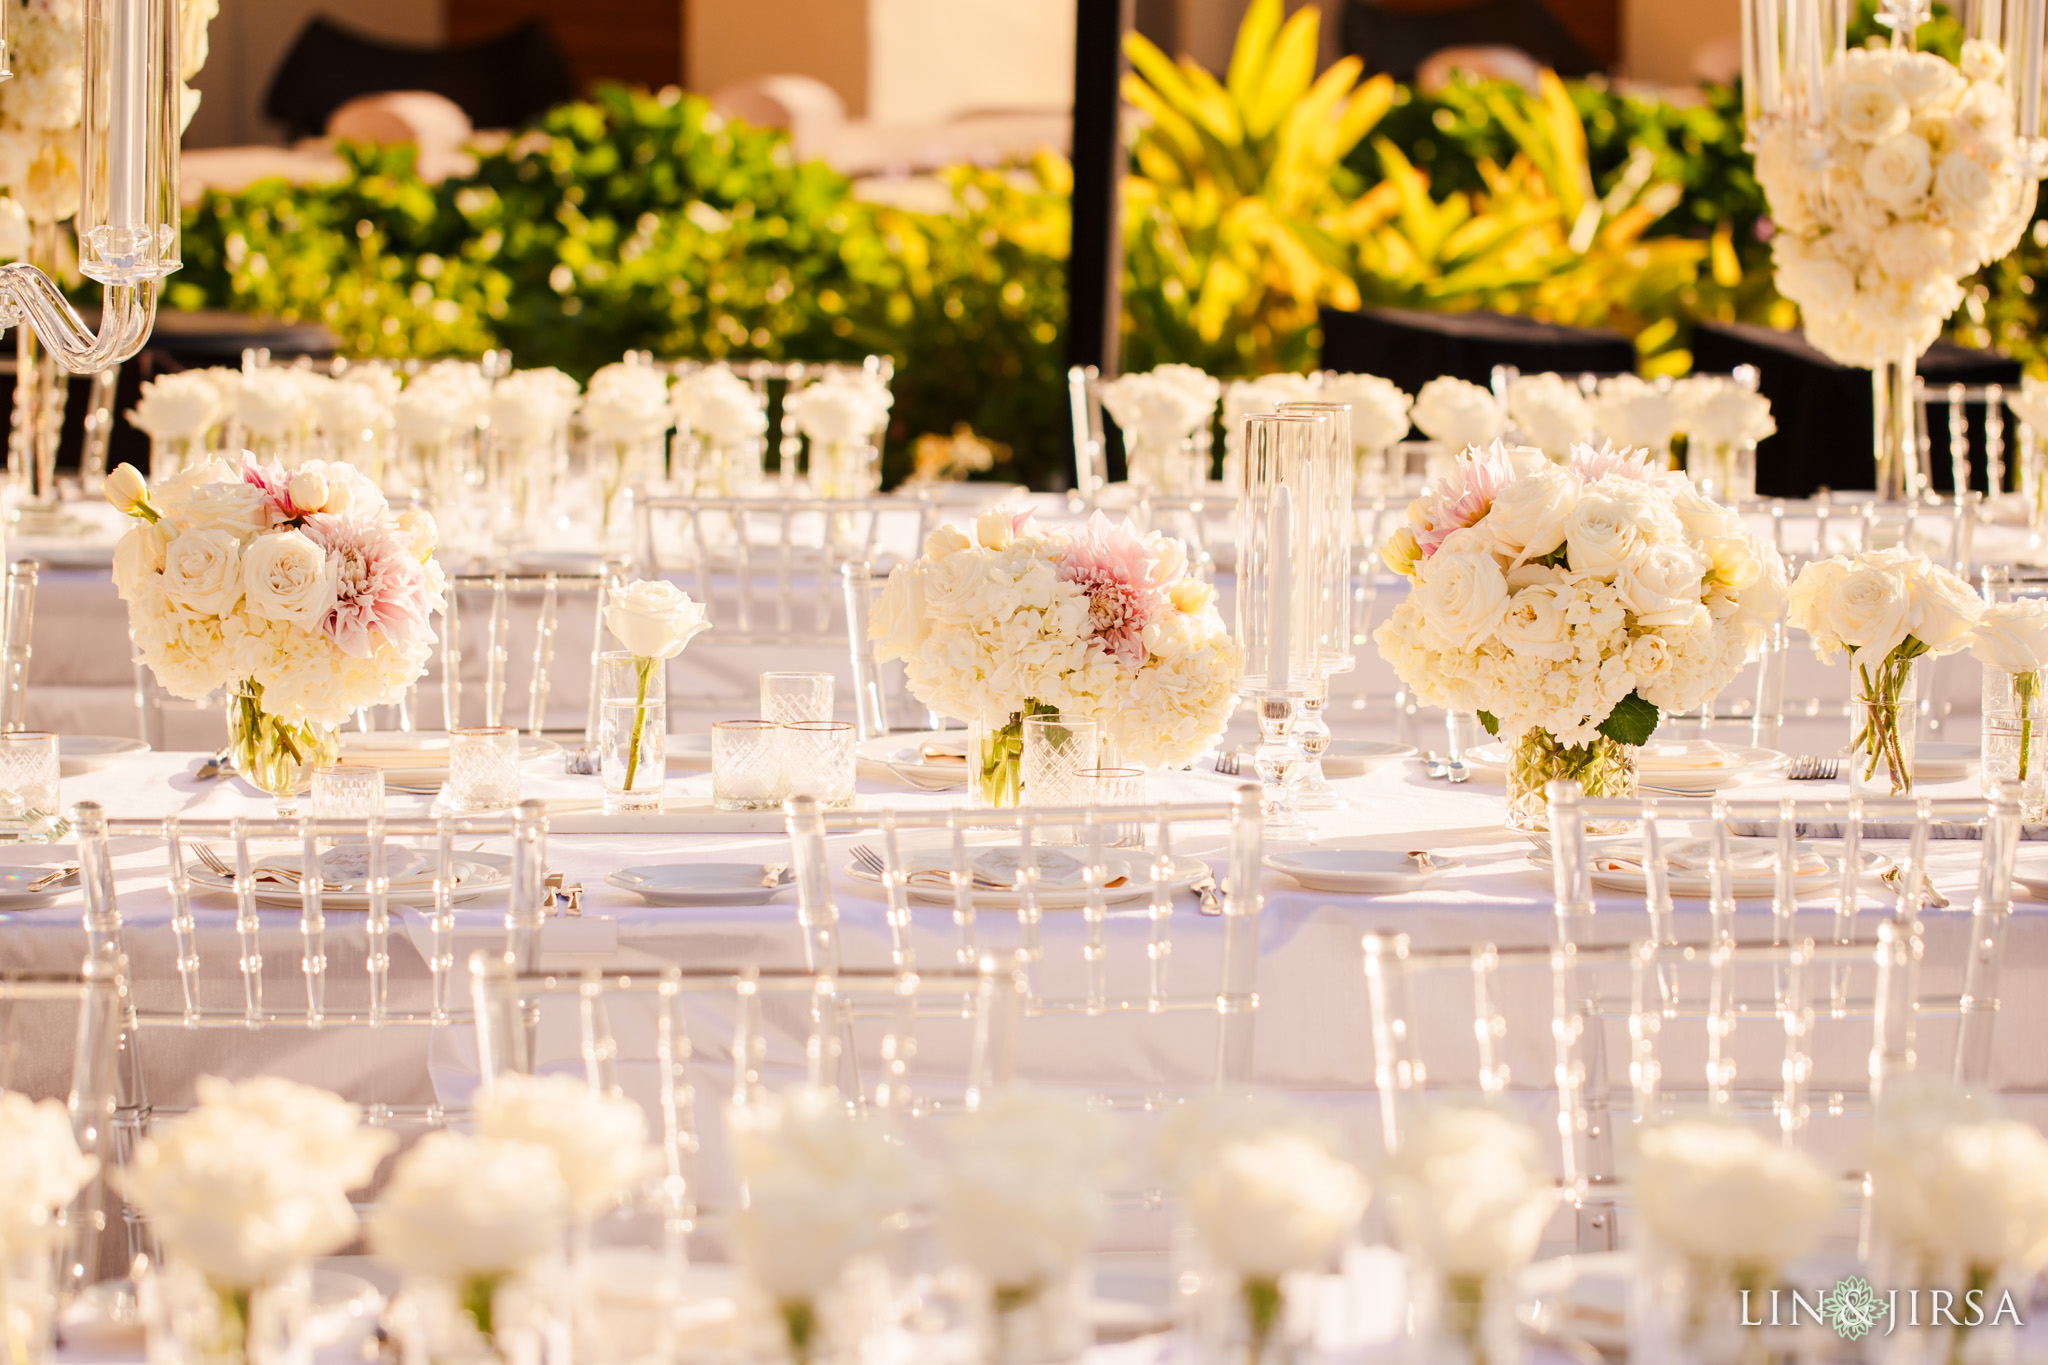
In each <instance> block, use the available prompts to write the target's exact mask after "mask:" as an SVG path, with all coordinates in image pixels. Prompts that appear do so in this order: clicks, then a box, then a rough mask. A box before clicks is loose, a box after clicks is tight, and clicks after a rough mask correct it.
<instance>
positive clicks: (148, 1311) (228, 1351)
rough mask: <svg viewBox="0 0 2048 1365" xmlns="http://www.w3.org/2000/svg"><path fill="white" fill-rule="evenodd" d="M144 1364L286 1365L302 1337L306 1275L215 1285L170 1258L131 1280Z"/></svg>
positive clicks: (302, 1344) (302, 1349) (299, 1355)
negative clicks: (142, 1337)
mask: <svg viewBox="0 0 2048 1365" xmlns="http://www.w3.org/2000/svg"><path fill="white" fill-rule="evenodd" d="M136 1296H137V1308H138V1311H139V1313H140V1316H141V1318H142V1323H143V1331H144V1333H145V1334H146V1336H147V1338H148V1342H149V1360H150V1365H292V1363H293V1362H310V1360H311V1359H312V1352H311V1348H310V1346H309V1345H308V1343H307V1341H306V1326H307V1319H308V1318H309V1317H310V1316H311V1312H312V1300H313V1296H312V1275H311V1272H310V1270H309V1269H308V1268H307V1267H305V1266H297V1267H295V1268H293V1269H291V1270H288V1271H285V1272H284V1273H282V1274H280V1275H278V1276H276V1277H275V1278H273V1279H271V1280H269V1281H267V1282H265V1283H263V1284H259V1285H254V1286H250V1285H234V1284H224V1283H219V1282H217V1281H215V1280H213V1279H211V1278H210V1277H208V1276H207V1275H205V1274H203V1273H202V1272H200V1271H199V1270H197V1269H195V1268H194V1267H192V1266H190V1265H185V1264H181V1263H179V1262H178V1261H177V1260H175V1259H172V1260H169V1261H166V1262H165V1263H164V1264H162V1265H159V1266H156V1267H154V1268H153V1269H152V1270H151V1271H150V1272H149V1273H148V1274H146V1275H144V1276H142V1277H141V1279H140V1281H139V1282H138V1284H137V1285H136Z"/></svg>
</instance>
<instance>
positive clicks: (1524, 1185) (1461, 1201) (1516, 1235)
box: [1385, 1103, 1558, 1276]
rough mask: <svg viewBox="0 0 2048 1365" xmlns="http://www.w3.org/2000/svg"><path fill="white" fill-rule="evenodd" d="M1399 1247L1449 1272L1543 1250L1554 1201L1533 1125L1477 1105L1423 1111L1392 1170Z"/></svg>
mask: <svg viewBox="0 0 2048 1365" xmlns="http://www.w3.org/2000/svg"><path fill="white" fill-rule="evenodd" d="M1385 1180H1386V1187H1387V1196H1388V1202H1389V1206H1390V1211H1391V1213H1392V1215H1393V1221H1394V1227H1395V1229H1396V1230H1397V1231H1398V1233H1399V1235H1400V1240H1401V1243H1402V1245H1403V1246H1404V1247H1406V1248H1407V1249H1408V1250H1410V1251H1411V1252H1415V1253H1419V1255H1420V1256H1421V1258H1422V1259H1423V1260H1424V1261H1426V1262H1427V1263H1428V1264H1429V1265H1431V1266H1433V1267H1435V1268H1436V1269H1438V1270H1441V1271H1443V1272H1444V1273H1446V1274H1448V1275H1457V1276H1485V1275H1497V1274H1501V1273H1504V1272H1507V1271H1512V1270H1516V1269H1519V1268H1520V1267H1521V1266H1523V1265H1526V1264H1528V1262H1529V1260H1530V1259H1531V1258H1532V1257H1534V1256H1535V1254H1536V1246H1537V1243H1538V1242H1540V1241H1541V1240H1542V1237H1543V1225H1544V1224H1545V1223H1547V1222H1548V1221H1549V1220H1550V1214H1551V1211H1552V1210H1553V1209H1555V1208H1556V1207H1557V1193H1558V1192H1557V1182H1556V1181H1555V1180H1554V1179H1552V1178H1551V1174H1550V1164H1549V1162H1548V1160H1546V1159H1545V1157H1544V1155H1543V1144H1542V1143H1541V1142H1540V1141H1539V1140H1538V1139H1537V1136H1536V1133H1535V1131H1534V1130H1532V1129H1531V1128H1530V1127H1529V1125H1527V1124H1526V1123H1523V1122H1521V1121H1520V1120H1519V1119H1516V1118H1513V1117H1511V1116H1510V1115H1508V1114H1505V1113H1502V1112H1501V1111H1499V1110H1497V1109H1494V1108H1491V1107H1488V1106H1486V1105H1482V1104H1477V1103H1464V1104H1460V1103H1440V1104H1432V1105H1430V1106H1428V1107H1427V1108H1425V1109H1424V1110H1423V1112H1422V1113H1421V1114H1420V1115H1419V1116H1418V1117H1417V1119H1416V1121H1415V1122H1414V1123H1413V1124H1412V1125H1411V1126H1410V1127H1409V1129H1408V1132H1407V1134H1406V1136H1405V1137H1404V1138H1403V1139H1402V1142H1401V1150H1400V1151H1399V1152H1398V1153H1396V1154H1395V1155H1394V1156H1393V1157H1391V1158H1390V1159H1389V1160H1388V1162H1387V1166H1386V1172H1385Z"/></svg>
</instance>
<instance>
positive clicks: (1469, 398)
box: [1408, 374, 1508, 450]
mask: <svg viewBox="0 0 2048 1365" xmlns="http://www.w3.org/2000/svg"><path fill="white" fill-rule="evenodd" d="M1408 415H1409V417H1410V418H1412V419H1413V420H1414V422H1415V425H1416V427H1417V428H1418V429H1419V430H1420V431H1421V432H1422V434H1423V435H1425V436H1427V437H1429V439H1430V440H1432V441H1435V442H1437V443H1438V444H1440V445H1443V446H1445V447H1448V448H1449V449H1451V450H1467V449H1470V448H1471V447H1473V446H1479V447H1481V448H1484V447H1486V446H1489V445H1491V444H1492V443H1493V442H1495V441H1498V440H1499V439H1500V438H1501V437H1503V436H1505V435H1507V430H1508V415H1507V414H1506V413H1505V412H1502V411H1501V406H1500V404H1499V403H1498V402H1496V401H1495V399H1494V396H1493V391H1492V390H1490V389H1488V388H1486V387H1485V386H1484V385H1482V384H1474V383H1472V382H1471V381H1470V380H1467V379H1454V378H1452V377H1451V376H1450V375H1447V374H1446V375H1439V376H1438V377H1437V378H1435V379H1432V380H1430V381H1429V382H1428V383H1427V384H1424V385H1423V386H1422V388H1421V389H1420V390H1419V391H1418V392H1417V393H1416V395H1415V405H1414V406H1413V407H1412V408H1410V409H1409V410H1408Z"/></svg>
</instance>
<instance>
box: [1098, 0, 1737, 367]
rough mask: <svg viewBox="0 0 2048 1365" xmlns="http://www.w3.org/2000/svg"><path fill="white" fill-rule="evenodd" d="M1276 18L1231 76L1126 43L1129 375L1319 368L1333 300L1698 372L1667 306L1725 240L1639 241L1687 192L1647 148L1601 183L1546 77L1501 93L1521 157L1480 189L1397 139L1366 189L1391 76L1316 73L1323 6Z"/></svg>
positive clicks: (1489, 169)
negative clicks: (1363, 146) (1570, 330)
mask: <svg viewBox="0 0 2048 1365" xmlns="http://www.w3.org/2000/svg"><path fill="white" fill-rule="evenodd" d="M1281 14H1282V10H1281V4H1280V0H1254V3H1253V4H1252V6H1251V8H1250V10H1249V11H1248V12H1247V13H1246V15H1245V19H1244V23H1243V25H1242V26H1241V27H1240V28H1239V30H1238V37H1237V46H1236V49H1235V50H1234V52H1233V54H1232V56H1231V62H1230V69H1229V72H1228V73H1227V75H1226V78H1225V80H1224V81H1223V82H1221V83H1218V82H1217V81H1216V79H1215V78H1214V77H1212V76H1210V75H1209V74H1208V72H1206V71H1204V70H1203V69H1202V68H1201V67H1200V66H1199V65H1197V64H1196V63H1195V62H1193V61H1192V60H1190V59H1187V58H1182V59H1181V60H1180V61H1178V62H1175V61H1172V60H1170V59H1169V58H1168V57H1167V56H1166V55H1165V54H1164V53H1163V52H1161V51H1160V50H1159V49H1158V48H1157V47H1154V46H1153V45H1152V44H1151V43H1149V42H1147V41H1146V40H1145V39H1144V38H1142V37H1139V36H1136V35H1133V36H1132V37H1131V38H1130V39H1129V40H1128V43H1127V50H1128V52H1129V54H1130V58H1131V65H1132V67H1133V71H1132V74H1131V75H1130V76H1129V77H1128V78H1127V79H1126V82H1125V85H1124V94H1125V98H1126V99H1128V100H1129V101H1130V103H1131V104H1133V105H1134V106H1136V107H1137V108H1138V109H1139V110H1140V111H1141V113H1142V114H1143V115H1144V117H1145V119H1146V126H1145V127H1144V128H1143V129H1142V130H1141V131H1140V132H1139V134H1138V138H1137V142H1136V146H1135V162H1136V168H1135V170H1134V171H1133V172H1132V173H1131V175H1130V176H1129V177H1128V178H1127V180H1126V182H1125V200H1124V212H1125V222H1124V236H1125V262H1126V264H1125V272H1126V279H1125V296H1124V306H1125V314H1126V317H1125V321H1126V341H1125V345H1126V357H1125V362H1126V364H1127V365H1128V366H1130V367H1133V368H1142V367H1146V366H1149V365H1152V364H1156V363H1159V362H1160V361H1163V360H1182V361H1188V362H1192V363H1196V364H1200V365H1202V366H1204V367H1205V368H1207V369H1209V370H1210V371H1211V372H1212V373H1217V374H1239V373H1256V372H1261V371H1266V370H1274V369H1306V368H1310V367H1311V366H1312V365H1313V364H1314V363H1315V360H1316V353H1317V350H1318V348H1319V347H1320V335H1319V333H1318V331H1317V329H1316V326H1315V322H1316V313H1317V310H1318V309H1319V308H1322V307H1324V306H1329V307H1336V308H1356V307H1359V306H1361V305H1374V304H1379V305H1392V306H1402V307H1413V308H1428V309H1440V310H1446V311H1459V310H1467V309H1474V308H1491V309H1497V310H1499V311H1502V312H1514V313H1528V314H1531V315H1533V316H1536V317H1541V318H1545V319H1548V320H1551V321H1556V322H1568V323H1577V324H1582V325H1605V326H1613V327H1617V328H1619V329H1620V330H1622V331H1623V332H1625V333H1627V334H1629V335H1631V336H1634V337H1636V339H1637V345H1638V348H1639V350H1641V351H1642V352H1643V354H1644V355H1646V356H1652V355H1656V361H1655V363H1654V364H1652V366H1651V368H1671V367H1678V368H1682V367H1683V365H1684V363H1685V360H1686V358H1685V357H1684V356H1683V354H1682V353H1671V354H1657V353H1662V352H1666V351H1668V348H1669V347H1670V346H1671V344H1672V342H1673V340H1674V337H1675V324H1674V323H1672V322H1671V321H1670V317H1671V313H1672V310H1671V308H1670V307H1669V300H1670V298H1671V297H1672V295H1673V294H1674V293H1676V292H1678V291H1683V290H1687V289H1690V288H1692V287H1693V286H1694V285H1695V283H1696V281H1697V279H1698V275H1699V270H1700V266H1701V264H1702V262H1703V261H1705V259H1706V258H1707V254H1708V250H1709V245H1708V243H1706V242H1697V241H1692V240H1688V239H1684V238H1673V237H1659V238H1646V237H1645V236H1644V233H1645V231H1646V230H1647V229H1648V228H1649V227H1650V225H1651V224H1653V223H1654V222H1656V221H1657V219H1658V218H1660V217H1662V216H1663V215H1664V214H1665V213H1666V212H1667V211H1668V210H1669V209H1670V208H1671V206H1672V205H1673V204H1674V203H1676V202H1677V199H1678V196H1679V193H1680V191H1679V187H1678V186H1676V185H1672V184H1668V183H1663V182H1659V181H1657V180H1656V179H1655V176H1654V174H1653V167H1652V162H1651V158H1650V156H1649V154H1648V153H1647V152H1645V153H1641V154H1639V155H1638V156H1637V157H1636V158H1634V159H1633V160H1632V161H1631V162H1630V163H1629V164H1628V165H1627V166H1626V167H1625V168H1624V170H1623V171H1622V172H1621V173H1620V174H1619V175H1618V176H1616V177H1615V178H1614V180H1613V182H1612V183H1611V184H1610V185H1609V187H1608V188H1607V190H1606V192H1605V193H1601V192H1599V191H1598V190H1597V189H1596V187H1595V186H1594V184H1593V177H1592V171H1591V169H1590V166H1589V163H1588V160H1587V154H1586V135H1585V129H1584V127H1583V126H1582V125H1581V124H1580V122H1579V116H1578V113H1577V111H1576V110H1575V109H1574V108H1573V107H1572V103H1571V99H1570V96H1569V95H1568V94H1567V93H1566V91H1565V88H1564V85H1563V83H1562V82H1560V81H1559V80H1558V79H1557V78H1556V77H1555V76H1554V75H1551V74H1550V73H1548V72H1545V73H1544V76H1543V83H1542V87H1541V89H1540V90H1539V91H1538V92H1536V93H1534V94H1526V93H1523V92H1520V91H1517V90H1514V89H1513V88H1512V87H1507V86H1494V87H1491V88H1489V90H1488V91H1487V93H1486V96H1485V98H1486V101H1487V104H1488V106H1489V108H1490V110H1491V112H1492V114H1493V116H1494V117H1495V118H1497V119H1498V120H1499V121H1500V124H1501V126H1502V127H1503V128H1505V129H1507V130H1508V132H1509V133H1510V134H1511V136H1512V137H1513V140H1514V143H1515V147H1516V155H1515V156H1514V158H1513V159H1512V160H1511V161H1510V162H1509V163H1508V164H1507V165H1506V166H1501V165H1497V164H1495V163H1492V162H1485V163H1482V165H1481V167H1480V171H1481V175H1482V177H1483V179H1484V181H1485V188H1484V190H1483V191H1480V192H1476V193H1472V194H1463V193H1454V194H1451V195H1448V196H1446V197H1445V198H1444V199H1443V200H1441V201H1439V200H1436V199H1434V198H1432V197H1431V195H1430V186H1429V179H1428V177H1427V176H1426V175H1425V174H1424V173H1422V172H1421V171H1419V170H1417V169H1416V168H1415V167H1414V166H1413V165H1412V164H1411V163H1410V162H1409V161H1408V159H1407V158H1406V157H1404V156H1403V155H1402V154H1401V152H1400V151H1399V150H1398V149H1397V148H1395V147H1394V145H1393V144H1392V143H1391V142H1389V141H1387V140H1386V139H1384V138H1380V139H1376V140H1375V141H1374V143H1373V151H1374V154H1375V156H1376V158H1377V160H1378V162H1379V167H1380V172H1381V178H1380V180H1379V181H1378V183H1376V184H1373V185H1370V186H1367V185H1365V184H1363V183H1362V182H1360V181H1359V179H1358V177H1357V176H1356V175H1355V174H1354V173H1353V172H1352V171H1350V170H1349V169H1347V168H1346V166H1345V165H1344V160H1345V157H1346V155H1347V154H1348V153H1349V152H1350V151H1351V150H1352V149H1353V148H1354V147H1355V146H1357V145H1358V143H1359V142H1360V141H1362V140H1363V139H1364V138H1365V137H1366V136H1367V135H1368V134H1370V133H1371V132H1372V129H1373V127H1374V125H1375V124H1377V123H1378V122H1379V120H1380V118H1381V116H1382V115H1383V114H1385V113H1386V111H1387V109H1388V108H1389V107H1390V105H1391V104H1392V102H1393V98H1394V87H1393V84H1392V83H1391V82H1390V81H1389V80H1387V78H1385V77H1384V76H1380V77H1374V78H1373V79H1372V80H1369V81H1365V82H1364V83H1362V84H1361V83H1360V82H1359V75H1360V71H1361V67H1360V64H1359V63H1358V61H1357V59H1356V58H1351V57H1347V58H1345V59H1343V60H1342V61H1339V62H1337V63H1336V64H1335V65H1333V66H1332V67H1330V69H1329V70H1327V71H1325V72H1324V73H1323V74H1322V76H1321V77H1317V76H1316V75H1315V55H1316V44H1317V38H1318V31H1317V25H1318V15H1317V12H1316V10H1315V9H1314V8H1313V7H1304V8H1303V9H1301V10H1299V11H1297V12H1296V13H1295V15H1294V16H1293V17H1292V18H1290V19H1287V20H1286V21H1285V23H1283V22H1282V21H1281ZM1660 303H1661V304H1662V306H1659V305H1660ZM1652 318H1662V319H1663V321H1658V322H1654V323H1653V322H1651V321H1650V319H1652Z"/></svg>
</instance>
